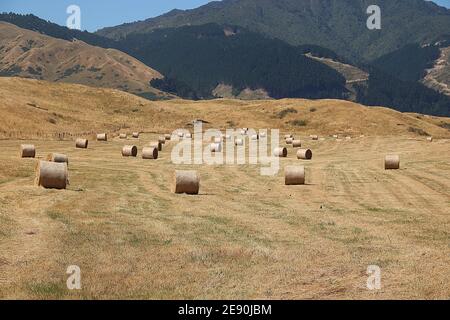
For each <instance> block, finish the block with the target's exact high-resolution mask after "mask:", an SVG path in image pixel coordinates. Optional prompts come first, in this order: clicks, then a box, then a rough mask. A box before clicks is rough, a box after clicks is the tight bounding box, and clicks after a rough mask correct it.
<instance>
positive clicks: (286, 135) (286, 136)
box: [284, 134, 294, 139]
mask: <svg viewBox="0 0 450 320" xmlns="http://www.w3.org/2000/svg"><path fill="white" fill-rule="evenodd" d="M284 138H285V139H289V138H292V139H293V138H294V136H293V135H292V134H285V135H284Z"/></svg>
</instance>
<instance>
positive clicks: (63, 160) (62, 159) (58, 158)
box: [46, 153, 69, 165]
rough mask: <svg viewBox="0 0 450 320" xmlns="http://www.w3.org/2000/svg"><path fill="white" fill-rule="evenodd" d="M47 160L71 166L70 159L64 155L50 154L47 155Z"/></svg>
mask: <svg viewBox="0 0 450 320" xmlns="http://www.w3.org/2000/svg"><path fill="white" fill-rule="evenodd" d="M46 160H47V161H50V162H58V163H67V165H68V164H69V157H68V156H67V155H65V154H62V153H50V154H48V155H47V159H46Z"/></svg>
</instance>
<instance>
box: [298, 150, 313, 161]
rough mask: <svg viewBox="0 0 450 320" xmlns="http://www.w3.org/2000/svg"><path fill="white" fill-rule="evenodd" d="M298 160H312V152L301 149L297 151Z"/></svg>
mask: <svg viewBox="0 0 450 320" xmlns="http://www.w3.org/2000/svg"><path fill="white" fill-rule="evenodd" d="M297 159H299V160H311V159H312V151H311V150H310V149H299V150H298V151H297Z"/></svg>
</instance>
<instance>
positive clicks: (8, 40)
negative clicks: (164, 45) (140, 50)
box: [0, 22, 169, 96]
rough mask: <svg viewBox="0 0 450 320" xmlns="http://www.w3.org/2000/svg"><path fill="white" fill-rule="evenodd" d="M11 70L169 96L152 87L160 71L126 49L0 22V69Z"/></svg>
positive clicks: (159, 75)
mask: <svg viewBox="0 0 450 320" xmlns="http://www.w3.org/2000/svg"><path fill="white" fill-rule="evenodd" d="M17 68H20V71H17ZM11 69H13V70H16V71H15V72H14V74H15V75H18V76H21V77H27V78H33V79H46V80H49V81H58V82H66V83H78V84H85V85H91V86H95V87H102V88H116V89H122V90H125V91H127V92H133V93H137V94H140V93H151V94H154V95H155V96H169V95H167V94H165V93H163V92H161V91H159V90H157V89H155V88H152V87H150V86H149V82H150V80H152V79H154V78H161V77H162V75H161V74H160V73H159V72H157V71H155V70H153V69H151V68H149V67H148V66H146V65H145V64H143V63H142V62H140V61H138V60H136V59H135V58H133V57H131V56H129V55H127V54H125V53H123V52H120V51H118V50H114V49H103V48H99V47H95V46H91V45H89V44H87V43H84V42H82V41H73V42H71V41H66V40H61V39H56V38H52V37H49V36H46V35H43V34H40V33H38V32H33V31H30V30H26V29H22V28H19V27H17V26H15V25H13V24H9V23H6V22H0V72H7V73H8V71H9V70H11Z"/></svg>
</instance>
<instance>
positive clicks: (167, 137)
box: [164, 133, 172, 141]
mask: <svg viewBox="0 0 450 320" xmlns="http://www.w3.org/2000/svg"><path fill="white" fill-rule="evenodd" d="M171 139H172V135H170V134H169V133H166V134H165V135H164V140H166V141H170V140H171Z"/></svg>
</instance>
